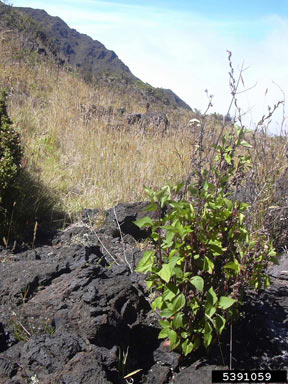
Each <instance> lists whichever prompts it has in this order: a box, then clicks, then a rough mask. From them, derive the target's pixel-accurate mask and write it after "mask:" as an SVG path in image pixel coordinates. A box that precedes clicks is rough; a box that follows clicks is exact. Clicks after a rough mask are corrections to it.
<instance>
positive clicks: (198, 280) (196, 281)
mask: <svg viewBox="0 0 288 384" xmlns="http://www.w3.org/2000/svg"><path fill="white" fill-rule="evenodd" d="M190 283H191V284H192V285H194V287H195V288H196V289H198V291H200V292H203V288H204V280H203V278H202V277H201V276H193V277H192V278H191V279H190Z"/></svg>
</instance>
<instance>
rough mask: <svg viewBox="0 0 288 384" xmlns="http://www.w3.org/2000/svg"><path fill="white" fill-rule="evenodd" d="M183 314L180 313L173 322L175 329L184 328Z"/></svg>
mask: <svg viewBox="0 0 288 384" xmlns="http://www.w3.org/2000/svg"><path fill="white" fill-rule="evenodd" d="M183 316H184V315H183V313H181V312H178V313H177V314H176V315H175V316H174V319H173V321H172V327H173V328H174V329H178V328H183Z"/></svg>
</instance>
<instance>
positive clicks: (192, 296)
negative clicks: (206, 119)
mask: <svg viewBox="0 0 288 384" xmlns="http://www.w3.org/2000/svg"><path fill="white" fill-rule="evenodd" d="M244 134H245V131H244V129H241V128H239V127H237V126H236V125H235V126H234V130H233V131H232V133H230V134H228V135H223V136H222V139H221V140H220V142H219V143H218V144H217V145H214V148H213V149H212V151H214V159H213V164H212V166H210V167H206V169H201V170H200V171H199V172H197V171H196V172H195V173H194V175H196V176H195V177H194V180H191V182H190V183H189V185H188V186H187V184H185V183H184V182H183V183H181V184H178V185H176V186H173V187H170V186H165V187H163V188H162V189H160V191H156V192H154V191H153V190H151V189H149V188H145V189H146V192H147V194H148V196H149V198H150V200H151V204H150V205H149V207H148V208H147V210H149V211H157V212H158V219H157V220H154V221H153V220H152V219H151V218H150V217H144V218H143V219H141V220H138V221H137V222H136V224H137V225H138V226H139V227H140V228H142V227H151V230H152V235H151V236H152V239H153V241H154V244H155V249H154V250H150V251H146V252H144V256H143V258H142V259H141V261H140V262H139V264H138V267H137V271H138V272H142V273H145V274H147V280H146V281H147V286H148V289H149V290H151V291H152V292H153V296H154V301H153V302H152V308H153V309H154V310H155V311H157V312H158V313H159V315H160V320H159V322H160V325H161V327H162V330H161V332H160V334H159V338H164V339H166V338H168V339H169V341H170V349H171V350H174V349H178V350H180V351H181V352H182V353H183V354H184V355H188V354H189V353H191V352H192V351H194V350H196V349H198V348H199V347H200V346H201V345H204V346H205V347H206V348H207V347H208V346H209V345H210V344H211V343H212V342H213V341H215V340H217V339H218V337H219V335H220V334H221V333H222V331H223V329H224V328H225V327H226V326H227V324H229V323H230V322H231V321H232V320H233V319H234V318H235V317H236V316H237V314H238V304H239V302H240V301H241V297H242V294H243V292H244V289H245V287H246V286H248V285H249V286H252V287H254V288H255V289H259V288H261V287H267V286H268V285H269V278H268V276H267V275H266V274H265V270H266V268H267V265H268V263H269V262H271V261H275V255H276V254H275V252H274V249H273V246H272V244H271V243H270V242H269V241H268V238H267V237H266V236H265V235H264V234H261V233H260V232H256V233H250V231H249V230H248V228H247V226H246V225H245V214H246V213H247V212H248V211H249V205H248V204H245V203H243V202H240V201H237V200H236V199H235V188H236V186H237V183H239V179H241V177H243V174H244V173H245V169H247V167H249V163H250V158H249V156H248V155H247V154H246V151H245V148H246V147H249V144H248V143H247V142H246V141H245V140H244Z"/></svg>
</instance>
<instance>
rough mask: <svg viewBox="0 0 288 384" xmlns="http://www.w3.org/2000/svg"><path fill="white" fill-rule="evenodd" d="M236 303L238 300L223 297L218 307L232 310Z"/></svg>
mask: <svg viewBox="0 0 288 384" xmlns="http://www.w3.org/2000/svg"><path fill="white" fill-rule="evenodd" d="M235 302H236V300H234V299H232V298H231V297H227V296H221V297H220V300H219V303H218V307H219V308H221V309H227V308H230V307H231V306H232V305H233V304H234V303H235Z"/></svg>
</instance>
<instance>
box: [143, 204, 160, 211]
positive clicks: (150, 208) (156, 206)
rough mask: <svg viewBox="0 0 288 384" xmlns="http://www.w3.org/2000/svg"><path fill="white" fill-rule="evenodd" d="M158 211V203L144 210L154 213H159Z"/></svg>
mask: <svg viewBox="0 0 288 384" xmlns="http://www.w3.org/2000/svg"><path fill="white" fill-rule="evenodd" d="M157 209H158V205H157V203H151V204H149V205H147V207H146V208H145V209H144V211H146V212H154V211H157Z"/></svg>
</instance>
